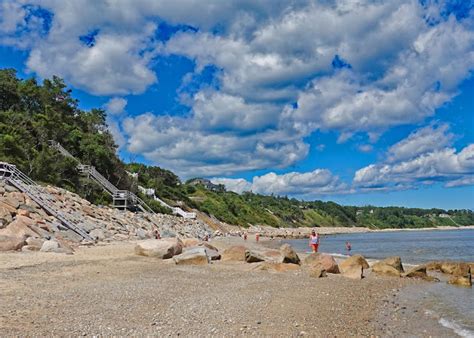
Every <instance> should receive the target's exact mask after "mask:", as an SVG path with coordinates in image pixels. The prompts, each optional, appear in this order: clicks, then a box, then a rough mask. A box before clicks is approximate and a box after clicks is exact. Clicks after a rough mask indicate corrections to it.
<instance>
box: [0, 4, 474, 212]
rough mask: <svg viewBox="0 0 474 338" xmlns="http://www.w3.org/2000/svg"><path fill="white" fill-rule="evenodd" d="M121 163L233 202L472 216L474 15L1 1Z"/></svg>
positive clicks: (14, 30)
mask: <svg viewBox="0 0 474 338" xmlns="http://www.w3.org/2000/svg"><path fill="white" fill-rule="evenodd" d="M0 67H1V68H15V69H16V70H17V73H18V75H19V76H20V77H23V78H28V77H36V78H37V79H38V80H40V81H41V80H42V79H45V78H50V77H52V76H53V75H56V76H59V77H61V78H63V79H64V80H65V81H66V83H67V84H68V85H69V86H70V88H71V89H72V92H73V96H74V97H75V98H77V99H79V100H80V108H81V109H84V110H88V109H91V108H103V109H104V110H106V111H107V116H108V117H107V122H108V125H109V129H110V131H111V133H112V134H113V135H114V138H115V141H116V143H117V144H118V145H119V155H120V157H121V158H122V159H123V160H124V161H125V162H130V161H139V162H143V163H146V164H149V165H157V166H160V167H163V168H166V169H170V170H172V171H173V172H175V173H176V174H178V175H179V176H180V178H182V179H187V178H191V177H207V178H210V179H211V180H212V181H213V182H215V183H222V184H225V185H226V188H227V189H228V190H232V191H236V192H242V191H253V192H256V193H262V194H275V195H281V196H283V195H285V196H290V197H295V198H298V199H305V200H312V199H323V200H333V201H336V202H339V203H342V204H350V205H368V204H372V205H379V206H386V205H399V206H407V207H439V208H445V209H465V208H466V209H474V117H473V112H474V76H473V71H474V0H446V1H444V0H420V1H414V0H387V1H383V0H373V1H368V0H298V1H291V0H289V1H274V0H239V1H237V0H227V1H221V0H175V1H167V0H133V1H131V0H130V1H126V0H102V1H100V0H77V1H62V0H41V1H40V0H31V1H30V0H0Z"/></svg>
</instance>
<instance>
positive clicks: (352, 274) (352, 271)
mask: <svg viewBox="0 0 474 338" xmlns="http://www.w3.org/2000/svg"><path fill="white" fill-rule="evenodd" d="M339 267H340V265H339ZM341 275H342V276H344V277H347V278H351V279H362V278H364V268H363V267H362V265H350V266H346V267H345V268H344V270H341Z"/></svg>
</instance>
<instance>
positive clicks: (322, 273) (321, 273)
mask: <svg viewBox="0 0 474 338" xmlns="http://www.w3.org/2000/svg"><path fill="white" fill-rule="evenodd" d="M309 276H310V277H312V278H322V277H327V274H326V270H324V269H322V268H321V267H311V268H310V269H309Z"/></svg>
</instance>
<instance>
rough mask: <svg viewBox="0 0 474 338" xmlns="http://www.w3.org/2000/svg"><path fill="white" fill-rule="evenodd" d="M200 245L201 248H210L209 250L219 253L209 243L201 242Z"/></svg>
mask: <svg viewBox="0 0 474 338" xmlns="http://www.w3.org/2000/svg"><path fill="white" fill-rule="evenodd" d="M198 245H199V246H204V247H206V248H208V249H209V250H214V251H219V250H218V249H217V248H216V247H215V246H214V245H212V244H209V243H208V242H200V243H199V244H198Z"/></svg>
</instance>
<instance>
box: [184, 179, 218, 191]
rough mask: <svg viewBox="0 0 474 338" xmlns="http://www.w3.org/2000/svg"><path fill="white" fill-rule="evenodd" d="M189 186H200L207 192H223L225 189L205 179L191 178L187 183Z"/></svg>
mask: <svg viewBox="0 0 474 338" xmlns="http://www.w3.org/2000/svg"><path fill="white" fill-rule="evenodd" d="M187 183H188V184H189V185H193V186H195V185H202V186H203V187H204V188H206V189H207V190H211V191H225V187H224V186H223V185H222V184H214V183H212V182H211V181H210V180H208V179H207V178H193V179H191V180H189V181H188V182H187Z"/></svg>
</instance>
